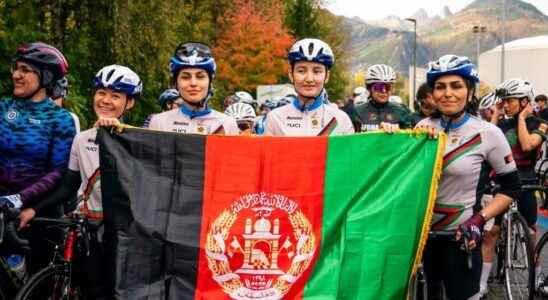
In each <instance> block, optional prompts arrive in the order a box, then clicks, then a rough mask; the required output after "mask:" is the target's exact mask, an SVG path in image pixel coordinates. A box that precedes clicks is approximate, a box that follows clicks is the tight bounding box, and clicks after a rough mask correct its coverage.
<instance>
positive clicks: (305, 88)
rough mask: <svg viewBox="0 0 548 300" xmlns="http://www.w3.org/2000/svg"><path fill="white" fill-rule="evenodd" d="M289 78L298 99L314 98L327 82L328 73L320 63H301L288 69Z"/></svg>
mask: <svg viewBox="0 0 548 300" xmlns="http://www.w3.org/2000/svg"><path fill="white" fill-rule="evenodd" d="M289 78H290V79H291V81H292V82H293V85H294V87H295V91H296V92H297V94H298V95H299V98H301V97H302V98H315V97H317V96H318V95H320V93H321V91H322V90H323V87H324V84H325V83H327V81H328V80H329V71H328V70H327V68H326V67H325V66H324V65H322V64H320V63H316V62H310V61H301V62H297V63H295V65H294V66H293V68H290V70H289ZM301 100H302V99H301Z"/></svg>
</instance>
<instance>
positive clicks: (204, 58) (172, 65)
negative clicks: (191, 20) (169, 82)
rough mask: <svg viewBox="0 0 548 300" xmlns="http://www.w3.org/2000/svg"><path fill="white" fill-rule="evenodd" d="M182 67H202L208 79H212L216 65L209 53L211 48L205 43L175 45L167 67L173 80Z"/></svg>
mask: <svg viewBox="0 0 548 300" xmlns="http://www.w3.org/2000/svg"><path fill="white" fill-rule="evenodd" d="M184 68H199V69H204V70H205V71H206V72H207V74H209V79H210V81H213V79H214V78H215V72H216V70H217V65H216V64H215V59H214V58H213V56H212V55H211V49H209V47H208V46H207V45H205V44H202V43H196V42H188V43H182V44H180V45H179V47H177V49H176V50H175V54H173V56H172V57H171V60H170V62H169V69H170V70H171V75H172V76H173V79H174V80H175V79H176V78H177V74H179V71H180V70H181V69H184Z"/></svg>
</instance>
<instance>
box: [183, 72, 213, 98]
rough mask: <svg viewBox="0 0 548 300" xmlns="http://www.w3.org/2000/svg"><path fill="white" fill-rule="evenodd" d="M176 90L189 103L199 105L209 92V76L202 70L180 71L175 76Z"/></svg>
mask: <svg viewBox="0 0 548 300" xmlns="http://www.w3.org/2000/svg"><path fill="white" fill-rule="evenodd" d="M177 90H178V91H179V94H180V95H181V97H182V98H183V99H184V100H186V101H188V102H190V103H196V104H197V103H200V102H201V101H202V100H204V99H205V98H206V97H207V94H208V92H209V76H208V74H207V72H206V71H205V70H203V69H198V68H188V69H182V70H181V71H180V72H179V74H178V75H177Z"/></svg>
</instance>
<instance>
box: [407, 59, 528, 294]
mask: <svg viewBox="0 0 548 300" xmlns="http://www.w3.org/2000/svg"><path fill="white" fill-rule="evenodd" d="M427 82H428V84H429V85H430V87H432V89H433V92H432V96H433V98H434V102H435V103H436V106H437V109H436V112H435V113H434V114H433V115H432V116H430V117H428V118H426V119H424V120H422V121H421V122H419V123H418V124H417V127H428V128H432V127H433V128H435V129H436V130H438V131H441V130H443V131H445V132H446V134H447V135H448V137H447V144H446V150H445V155H444V160H443V169H442V170H443V173H442V176H441V179H440V182H439V187H438V194H437V198H436V203H435V208H434V216H433V219H432V227H431V230H434V231H448V232H456V235H455V237H451V238H432V239H429V240H428V242H427V244H426V247H425V250H424V255H423V259H424V270H425V274H426V278H427V279H428V295H432V296H433V297H439V298H440V299H443V295H441V293H442V291H443V290H444V289H445V292H446V295H447V297H448V298H449V299H469V298H471V297H474V298H472V299H478V298H479V294H478V292H479V282H480V276H481V270H482V258H481V252H480V248H481V247H480V243H481V236H482V232H483V227H484V225H485V222H486V221H487V220H489V219H491V218H493V217H494V216H497V215H499V214H500V213H502V212H504V211H505V210H506V209H508V207H509V205H510V203H511V201H512V198H517V197H518V196H519V192H520V185H519V176H518V173H517V170H516V164H515V162H514V161H513V159H512V152H511V150H510V146H509V145H508V142H507V141H506V139H505V137H504V135H503V133H502V132H501V131H500V129H498V128H497V127H496V126H495V125H493V124H491V123H489V122H485V121H482V120H481V119H479V118H477V117H475V116H473V115H471V114H470V113H469V112H468V111H467V109H469V108H470V107H471V106H472V105H471V103H473V101H474V98H475V96H474V92H475V89H476V86H477V85H478V83H479V77H478V73H477V71H476V69H475V66H474V65H473V64H472V63H471V62H470V60H469V59H468V58H467V57H459V56H455V55H446V56H443V57H441V58H439V60H437V61H434V62H430V63H429V67H428V71H427ZM486 167H491V168H492V169H493V170H494V172H495V173H496V177H495V179H496V181H497V182H498V183H499V184H500V186H501V189H500V191H499V192H498V193H497V194H495V195H494V197H493V200H492V201H491V202H490V203H489V204H488V205H487V206H485V207H484V208H482V209H481V210H479V209H477V205H476V203H477V201H479V199H480V198H481V195H480V194H479V193H477V190H478V186H480V185H481V183H480V174H481V173H482V172H483V169H484V168H486ZM475 208H476V209H475ZM461 228H464V231H465V232H463V231H462V230H461ZM463 233H464V234H466V235H468V236H469V237H470V240H469V243H468V246H469V247H470V249H471V254H472V260H473V264H472V268H471V269H468V265H467V259H468V256H467V253H466V252H465V251H463V250H462V246H463V245H462V241H461V240H462V235H463ZM456 240H458V241H459V242H456ZM435 299H438V298H435Z"/></svg>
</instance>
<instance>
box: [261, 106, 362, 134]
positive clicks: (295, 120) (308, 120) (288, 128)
mask: <svg viewBox="0 0 548 300" xmlns="http://www.w3.org/2000/svg"><path fill="white" fill-rule="evenodd" d="M352 133H354V126H353V125H352V121H350V118H349V117H348V115H347V114H346V113H345V112H344V111H342V110H340V109H338V108H337V107H336V106H332V105H329V104H325V103H323V102H322V101H321V100H320V99H317V100H315V101H314V102H313V103H312V104H311V105H309V106H306V107H304V108H303V107H302V106H301V105H300V102H299V101H298V100H297V99H294V100H293V102H292V103H290V104H288V105H284V106H282V107H278V108H276V109H274V110H272V111H271V112H269V113H268V115H266V122H265V131H264V135H273V136H319V135H342V134H352Z"/></svg>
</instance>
